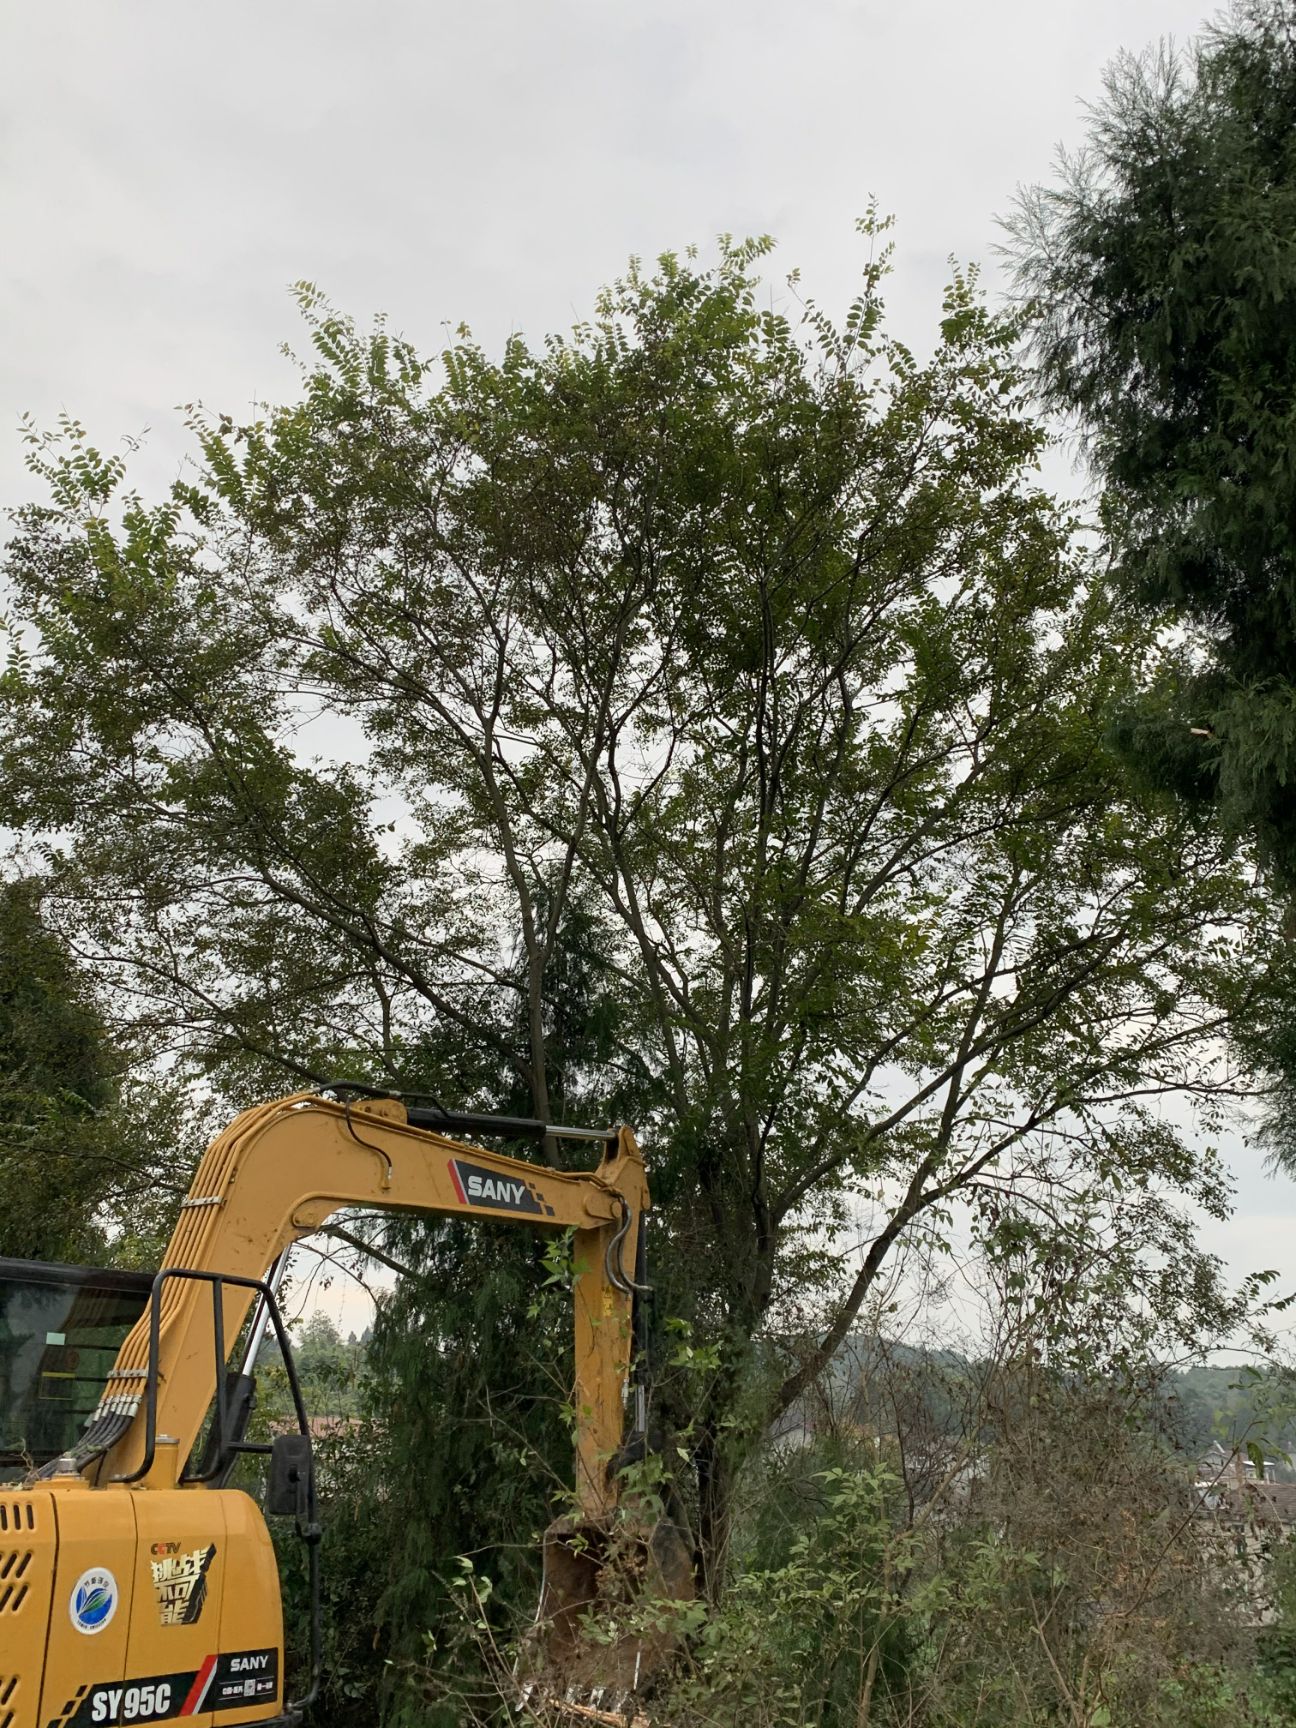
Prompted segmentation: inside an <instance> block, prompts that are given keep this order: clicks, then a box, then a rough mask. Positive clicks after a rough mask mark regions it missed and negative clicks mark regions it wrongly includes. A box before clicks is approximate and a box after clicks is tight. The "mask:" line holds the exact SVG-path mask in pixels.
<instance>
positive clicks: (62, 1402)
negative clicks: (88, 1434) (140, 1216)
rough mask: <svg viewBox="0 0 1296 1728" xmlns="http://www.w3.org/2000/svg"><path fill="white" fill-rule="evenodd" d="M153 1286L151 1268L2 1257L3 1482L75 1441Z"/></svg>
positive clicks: (0, 1382) (0, 1467)
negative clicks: (133, 1269) (134, 1269)
mask: <svg viewBox="0 0 1296 1728" xmlns="http://www.w3.org/2000/svg"><path fill="white" fill-rule="evenodd" d="M152 1284H153V1275H152V1273H151V1272H119V1271H111V1270H107V1269H100V1268H94V1267H86V1266H60V1265H51V1264H46V1263H44V1262H40V1261H34V1260H12V1259H7V1258H5V1257H3V1256H0V1482H14V1481H21V1480H22V1478H23V1477H24V1476H26V1475H27V1474H28V1472H29V1471H30V1470H32V1469H33V1468H34V1467H39V1466H40V1465H44V1464H49V1463H51V1462H52V1461H53V1460H54V1459H55V1458H57V1457H59V1456H60V1455H61V1454H62V1453H64V1452H68V1451H70V1450H71V1449H72V1447H73V1446H74V1445H75V1444H76V1442H77V1441H78V1440H79V1439H80V1437H81V1434H82V1432H83V1430H84V1428H85V1425H86V1423H87V1422H88V1421H89V1420H90V1417H91V1415H92V1413H93V1412H94V1410H95V1408H96V1406H97V1405H98V1403H99V1400H100V1399H101V1398H102V1396H103V1390H104V1386H105V1384H106V1382H107V1379H108V1375H109V1372H110V1370H111V1368H112V1365H113V1363H114V1362H115V1361H116V1359H117V1352H118V1351H119V1350H120V1348H121V1346H122V1343H123V1342H124V1340H125V1338H126V1336H127V1334H128V1333H129V1332H130V1330H131V1328H132V1327H133V1326H134V1325H135V1323H136V1321H137V1320H138V1319H139V1317H140V1315H141V1314H143V1312H144V1309H145V1306H146V1305H147V1303H148V1298H149V1291H150V1289H151V1288H152Z"/></svg>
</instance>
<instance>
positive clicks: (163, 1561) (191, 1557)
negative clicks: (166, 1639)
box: [149, 1542, 216, 1626]
mask: <svg viewBox="0 0 1296 1728" xmlns="http://www.w3.org/2000/svg"><path fill="white" fill-rule="evenodd" d="M177 1548H178V1544H177V1543H174V1542H155V1543H154V1544H153V1553H154V1554H155V1555H158V1554H159V1553H160V1555H161V1558H158V1559H153V1560H151V1561H150V1562H149V1570H150V1572H151V1573H152V1575H153V1589H154V1591H155V1593H156V1595H157V1605H158V1618H159V1619H160V1620H161V1622H162V1624H163V1625H164V1626H195V1625H197V1623H198V1621H199V1620H200V1619H201V1618H202V1611H203V1603H204V1602H205V1601H206V1600H207V1568H208V1567H209V1566H210V1565H211V1563H212V1561H213V1560H214V1559H215V1558H216V1544H215V1543H214V1542H213V1543H212V1544H211V1545H210V1546H209V1547H207V1548H195V1549H194V1550H193V1551H192V1553H189V1554H181V1553H178V1552H167V1550H168V1549H170V1550H175V1549H177Z"/></svg>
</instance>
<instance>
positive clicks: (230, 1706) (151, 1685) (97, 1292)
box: [0, 1083, 693, 1728]
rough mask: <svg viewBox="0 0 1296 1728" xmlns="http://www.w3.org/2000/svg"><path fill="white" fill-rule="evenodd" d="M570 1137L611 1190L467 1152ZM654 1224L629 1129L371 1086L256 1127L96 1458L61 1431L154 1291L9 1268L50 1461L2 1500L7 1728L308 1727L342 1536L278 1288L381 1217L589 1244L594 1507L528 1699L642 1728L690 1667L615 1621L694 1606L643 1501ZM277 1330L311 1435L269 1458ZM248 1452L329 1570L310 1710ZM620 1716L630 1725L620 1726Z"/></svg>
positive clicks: (580, 1254) (8, 1419)
mask: <svg viewBox="0 0 1296 1728" xmlns="http://www.w3.org/2000/svg"><path fill="white" fill-rule="evenodd" d="M546 1135H549V1136H554V1137H558V1138H566V1139H579V1140H585V1141H589V1142H592V1143H593V1144H594V1145H595V1146H596V1147H597V1148H598V1153H599V1161H598V1164H597V1166H596V1168H594V1169H592V1170H587V1171H585V1170H583V1171H563V1170H554V1169H550V1168H548V1167H547V1166H545V1165H541V1164H538V1163H533V1162H531V1161H529V1160H526V1159H519V1158H515V1157H511V1156H508V1155H506V1154H504V1153H502V1152H498V1151H492V1150H488V1149H487V1148H486V1147H484V1146H482V1145H480V1144H477V1143H476V1141H475V1140H473V1139H469V1138H467V1136H477V1137H480V1138H484V1139H503V1140H505V1141H513V1140H518V1139H533V1140H534V1139H540V1138H542V1137H543V1136H546ZM648 1205H649V1197H648V1188H647V1183H646V1180H645V1176H644V1167H643V1161H642V1158H641V1156H640V1153H639V1149H638V1146H637V1145H636V1143H635V1138H634V1135H633V1133H632V1132H631V1131H630V1129H628V1128H625V1127H622V1128H618V1129H609V1130H601V1129H600V1130H591V1129H571V1128H562V1127H555V1126H553V1125H552V1124H548V1123H540V1122H532V1121H526V1120H519V1119H515V1118H505V1117H498V1116H478V1115H461V1114H454V1113H451V1112H447V1111H446V1110H444V1109H442V1108H441V1107H440V1106H439V1105H435V1106H429V1105H427V1104H426V1103H422V1104H420V1103H417V1102H413V1101H411V1099H410V1098H407V1097H404V1096H393V1095H390V1094H383V1093H377V1092H374V1091H373V1090H372V1089H370V1088H367V1087H362V1086H358V1085H353V1084H350V1083H338V1084H336V1085H333V1086H330V1087H326V1088H324V1089H323V1090H322V1091H321V1092H318V1093H317V1092H309V1093H307V1092H303V1093H299V1094H296V1095H294V1096H291V1097H286V1098H279V1099H276V1100H274V1101H273V1102H271V1103H268V1104H263V1105H260V1106H259V1107H257V1108H254V1109H251V1110H248V1111H245V1112H244V1113H243V1114H242V1115H240V1116H239V1117H237V1118H236V1119H235V1120H234V1121H233V1122H232V1123H231V1124H230V1126H229V1127H228V1128H226V1129H225V1130H224V1132H223V1133H221V1134H219V1135H218V1136H217V1138H216V1139H215V1140H214V1141H213V1142H212V1144H211V1146H210V1147H209V1148H208V1150H207V1152H206V1153H205V1155H204V1156H203V1158H202V1160H201V1162H200V1163H199V1165H198V1168H197V1171H196V1173H195V1176H194V1179H193V1183H192V1186H191V1188H190V1191H189V1194H188V1196H187V1197H186V1198H185V1199H184V1200H183V1201H182V1202H181V1205H180V1217H179V1222H178V1223H177V1225H176V1228H175V1231H174V1233H173V1235H172V1237H171V1241H170V1243H169V1245H168V1247H167V1250H166V1254H165V1256H164V1259H163V1264H162V1267H161V1269H160V1270H159V1271H158V1273H157V1275H156V1277H154V1278H153V1279H152V1280H151V1283H150V1284H149V1285H148V1288H147V1296H146V1298H145V1299H144V1300H143V1301H142V1303H139V1302H138V1298H137V1299H136V1300H137V1307H136V1310H135V1312H136V1313H137V1318H136V1319H135V1321H134V1324H133V1325H132V1326H131V1328H130V1330H129V1332H128V1333H127V1335H126V1336H125V1338H124V1340H123V1341H121V1343H120V1347H119V1348H118V1349H117V1352H116V1356H115V1359H113V1360H112V1362H111V1366H110V1367H109V1368H108V1372H107V1378H106V1382H105V1383H103V1384H102V1388H101V1391H100V1395H99V1396H98V1401H97V1403H96V1405H95V1406H94V1408H93V1409H92V1410H91V1411H90V1413H89V1419H88V1421H87V1422H86V1424H85V1426H84V1428H83V1430H82V1431H81V1432H80V1433H79V1435H77V1436H76V1437H75V1438H74V1439H69V1437H68V1436H67V1435H66V1433H65V1432H64V1433H60V1432H59V1424H58V1420H57V1414H58V1413H59V1412H60V1411H61V1412H67V1411H68V1410H69V1409H71V1408H73V1407H75V1401H76V1394H77V1391H78V1389H79V1388H81V1387H83V1386H84V1384H85V1383H86V1381H87V1380H93V1379H94V1375H93V1373H89V1374H88V1373H87V1371H86V1370H87V1368H90V1369H92V1368H93V1359H94V1350H95V1346H96V1343H97V1344H98V1347H99V1348H100V1349H102V1347H103V1338H104V1335H105V1327H107V1328H108V1331H109V1332H111V1325H112V1320H113V1316H114V1315H120V1313H121V1312H122V1311H123V1304H124V1305H125V1310H126V1311H127V1312H129V1311H130V1304H131V1298H130V1291H131V1289H132V1288H133V1287H134V1283H135V1279H134V1275H131V1274H125V1273H117V1274H113V1273H107V1274H94V1273H90V1272H85V1273H79V1272H77V1271H76V1270H75V1269H49V1268H41V1267H40V1266H37V1265H33V1264H29V1263H24V1262H14V1261H8V1262H3V1263H0V1286H2V1288H3V1295H4V1300H3V1302H2V1303H0V1448H3V1447H8V1448H9V1453H8V1456H9V1457H10V1458H11V1459H12V1458H14V1457H16V1456H19V1455H21V1456H22V1457H24V1459H25V1460H26V1463H27V1465H28V1470H27V1474H26V1476H25V1478H24V1479H23V1480H21V1482H20V1483H18V1484H17V1485H14V1486H10V1487H6V1486H5V1485H4V1484H3V1482H2V1481H0V1728H134V1725H135V1724H139V1723H161V1722H185V1723H194V1724H212V1725H215V1724H221V1725H223V1728H237V1725H238V1724H242V1723H255V1724H258V1725H260V1728H270V1725H271V1724H277V1725H283V1728H288V1725H290V1724H296V1723H298V1722H300V1720H301V1719H302V1717H303V1715H304V1714H305V1712H306V1711H307V1710H308V1709H309V1708H310V1706H311V1705H312V1704H313V1703H314V1702H315V1700H316V1698H317V1697H318V1695H319V1690H320V1685H321V1654H320V1651H321V1636H320V1538H321V1527H320V1515H319V1506H318V1499H317V1494H316V1485H315V1470H314V1464H313V1460H312V1454H311V1425H310V1419H309V1415H308V1412H307V1411H306V1409H305V1407H304V1404H303V1401H302V1395H301V1390H300V1386H299V1383H298V1379H297V1375H296V1371H295V1368H294V1364H293V1355H292V1348H291V1344H290V1340H289V1338H288V1335H287V1332H286V1330H285V1327H284V1323H283V1319H282V1316H281V1315H280V1312H279V1308H278V1304H277V1301H276V1288H277V1283H278V1279H279V1277H280V1275H281V1273H282V1268H283V1265H284V1260H285V1258H286V1255H287V1252H288V1250H289V1249H290V1248H291V1246H292V1245H293V1243H295V1242H296V1241H298V1240H299V1239H300V1238H302V1237H305V1236H308V1235H309V1234H311V1233H312V1232H313V1231H315V1230H317V1229H319V1227H320V1226H321V1225H323V1224H324V1223H325V1222H326V1220H327V1219H328V1218H329V1217H330V1216H331V1215H332V1214H334V1213H335V1212H337V1211H338V1210H339V1209H342V1208H356V1207H363V1208H381V1209H391V1208H394V1209H403V1210H406V1211H415V1212H421V1213H434V1214H439V1215H441V1216H444V1217H445V1218H447V1219H453V1218H457V1217H466V1218H470V1219H496V1220H506V1221H511V1222H513V1223H517V1224H522V1225H526V1226H530V1227H532V1228H536V1229H540V1230H549V1231H564V1230H570V1231H572V1232H573V1237H572V1243H573V1250H572V1263H573V1278H572V1294H573V1306H574V1333H575V1354H574V1374H573V1379H574V1387H575V1390H574V1398H573V1408H574V1412H575V1420H574V1432H575V1484H574V1487H575V1497H574V1503H573V1504H574V1511H573V1512H572V1513H570V1514H568V1515H566V1516H564V1517H563V1518H561V1519H559V1520H558V1521H557V1522H556V1523H555V1524H554V1525H551V1527H550V1529H549V1530H548V1531H547V1532H546V1534H545V1539H544V1572H543V1584H542V1597H541V1603H540V1611H539V1616H538V1620H537V1632H536V1635H535V1637H534V1639H533V1641H532V1654H531V1657H530V1659H529V1664H528V1665H529V1671H530V1674H531V1678H530V1680H529V1681H527V1683H526V1687H524V1688H523V1695H525V1692H526V1691H527V1690H528V1689H529V1690H530V1691H531V1693H532V1695H533V1696H534V1693H535V1689H536V1688H539V1692H540V1696H541V1697H543V1698H545V1699H548V1700H550V1701H553V1702H555V1703H556V1704H557V1705H559V1706H560V1707H561V1705H562V1701H563V1700H564V1699H565V1700H567V1701H568V1702H569V1703H572V1704H573V1706H574V1709H575V1713H576V1716H577V1717H583V1718H584V1719H586V1720H604V1721H614V1720H621V1719H624V1718H622V1717H620V1716H619V1715H618V1714H617V1713H616V1712H617V1711H618V1710H620V1709H621V1708H623V1707H624V1705H625V1702H626V1701H627V1700H628V1699H629V1698H631V1697H632V1696H633V1695H634V1694H635V1693H636V1691H637V1689H638V1688H639V1687H640V1686H642V1684H643V1682H644V1680H645V1679H646V1677H647V1671H648V1669H649V1667H651V1666H652V1664H653V1663H655V1662H657V1661H658V1660H660V1658H661V1657H662V1655H663V1653H664V1649H665V1646H664V1645H656V1646H655V1645H654V1640H653V1638H652V1636H651V1635H649V1634H645V1633H643V1632H642V1631H639V1632H635V1633H628V1634H627V1635H626V1636H624V1637H622V1638H620V1639H617V1638H614V1637H608V1636H607V1634H606V1633H604V1634H603V1635H601V1636H599V1637H597V1638H596V1639H594V1640H593V1641H591V1640H589V1639H587V1638H586V1637H585V1636H584V1631H585V1628H586V1626H587V1623H588V1620H589V1617H590V1616H594V1617H596V1618H597V1616H598V1615H599V1614H600V1613H601V1612H604V1611H609V1610H610V1611H611V1612H612V1613H613V1615H614V1616H615V1614H616V1612H617V1611H618V1610H619V1608H621V1607H624V1605H625V1604H626V1602H627V1600H628V1599H629V1597H630V1596H632V1595H635V1594H638V1595H640V1596H643V1597H647V1598H681V1597H687V1596H689V1595H691V1594H692V1588H693V1586H692V1563H691V1555H690V1553H689V1548H688V1544H687V1541H686V1539H685V1536H684V1534H683V1533H682V1531H681V1530H680V1529H679V1528H678V1527H677V1526H676V1525H674V1524H672V1523H670V1522H669V1521H667V1520H661V1521H659V1522H657V1523H655V1524H649V1523H648V1522H646V1521H644V1522H643V1523H642V1524H640V1523H638V1522H637V1521H636V1520H637V1517H638V1513H637V1510H636V1507H635V1506H633V1505H623V1504H621V1502H622V1499H623V1496H622V1491H621V1486H620V1483H621V1470H622V1468H623V1467H624V1464H625V1461H626V1460H627V1459H628V1458H632V1457H634V1456H636V1455H638V1456H642V1451H643V1449H644V1447H645V1446H646V1435H645V1427H646V1424H645V1410H644V1387H643V1382H642V1379H641V1378H638V1376H639V1375H640V1374H641V1370H642V1362H641V1351H640V1350H639V1349H638V1348H637V1341H636V1308H637V1306H641V1304H640V1296H641V1294H642V1291H643V1264H644V1247H643V1223H644V1216H645V1214H646V1212H647V1210H648ZM59 1291H61V1292H63V1306H62V1307H59V1306H58V1303H57V1301H55V1296H56V1293H57V1292H59ZM69 1292H70V1293H71V1294H70V1296H69V1294H68V1293H69ZM51 1302H54V1306H51ZM271 1333H272V1334H273V1336H274V1337H275V1338H276V1340H277V1342H278V1345H279V1350H280V1352H281V1354H282V1358H283V1362H284V1366H285V1368H286V1370H287V1377H288V1383H289V1386H290V1388H291V1393H292V1400H293V1407H294V1413H295V1431H292V1432H288V1433H281V1434H278V1435H276V1436H275V1437H274V1438H273V1439H272V1440H270V1441H267V1442H258V1441H254V1440H251V1439H249V1438H248V1433H249V1418H250V1414H251V1410H252V1402H253V1389H254V1371H255V1366H256V1359H257V1354H258V1351H259V1349H260V1347H261V1345H262V1343H263V1341H264V1339H265V1338H266V1336H267V1335H268V1334H271ZM118 1337H120V1333H118ZM236 1349H237V1350H238V1352H239V1365H238V1367H237V1368H232V1367H231V1366H230V1363H229V1358H230V1356H231V1353H232V1352H234V1351H235V1350H236ZM631 1392H633V1397H631V1398H630V1399H629V1402H630V1406H631V1409H630V1417H629V1421H628V1422H627V1399H628V1394H630V1393H631ZM64 1420H65V1421H66V1415H65V1416H64ZM51 1421H52V1426H51ZM42 1422H44V1424H45V1431H44V1433H43V1435H42ZM15 1427H17V1428H19V1429H22V1428H24V1427H25V1428H26V1429H27V1433H26V1434H23V1433H18V1434H15V1432H14V1430H15ZM55 1436H57V1444H58V1447H59V1449H58V1450H57V1451H55V1450H53V1448H51V1446H50V1445H49V1441H50V1440H51V1438H54V1437H55ZM42 1440H43V1445H42ZM248 1453H262V1454H266V1455H267V1459H268V1467H267V1469H266V1482H267V1485H266V1489H265V1510H266V1512H267V1513H269V1514H271V1515H282V1516H288V1517H292V1518H293V1519H295V1521H296V1529H297V1533H298V1535H299V1536H300V1537H301V1538H302V1540H303V1541H304V1542H305V1543H306V1544H307V1549H308V1554H309V1576H310V1589H311V1599H312V1615H311V1626H312V1651H311V1658H310V1671H309V1674H308V1676H307V1677H306V1683H305V1685H304V1687H303V1688H302V1689H301V1695H300V1696H299V1697H298V1698H296V1699H294V1700H292V1701H288V1700H286V1699H285V1697H284V1678H283V1668H284V1659H283V1630H282V1615H281V1609H280V1594H279V1578H278V1572H277V1568H276V1561H275V1552H274V1548H273V1546H272V1544H271V1541H270V1536H269V1533H268V1530H267V1526H266V1523H265V1521H264V1518H263V1516H262V1513H261V1510H260V1509H259V1508H258V1506H257V1505H256V1504H255V1502H254V1501H253V1500H252V1499H251V1498H250V1497H249V1496H248V1495H247V1494H246V1493H244V1492H242V1491H241V1490H240V1489H236V1488H232V1487H230V1486H228V1482H229V1479H230V1476H231V1473H232V1471H233V1470H234V1468H235V1466H236V1464H237V1463H238V1461H239V1459H240V1458H241V1457H242V1456H244V1455H245V1454H248ZM0 1455H2V1454H0ZM578 1699H583V1700H584V1702H583V1703H580V1704H576V1703H575V1701H576V1700H578ZM591 1699H592V1701H591ZM605 1702H606V1703H609V1704H612V1705H613V1706H614V1708H613V1709H612V1710H605V1709H602V1708H598V1706H601V1705H603V1704H604V1703H605Z"/></svg>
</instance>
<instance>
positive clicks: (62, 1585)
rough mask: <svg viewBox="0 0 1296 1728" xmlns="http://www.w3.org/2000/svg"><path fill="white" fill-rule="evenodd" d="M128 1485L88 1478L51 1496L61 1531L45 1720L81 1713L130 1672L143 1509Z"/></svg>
mask: <svg viewBox="0 0 1296 1728" xmlns="http://www.w3.org/2000/svg"><path fill="white" fill-rule="evenodd" d="M131 1500H132V1496H131V1495H130V1494H129V1493H127V1491H126V1490H125V1489H124V1488H105V1489H99V1490H92V1489H89V1488H86V1487H84V1486H82V1485H78V1486H75V1487H74V1486H68V1487H59V1488H55V1489H51V1490H50V1491H49V1493H48V1496H47V1503H48V1505H49V1506H50V1508H51V1510H52V1512H53V1514H54V1518H55V1521H56V1523H57V1530H58V1560H57V1564H56V1567H55V1571H54V1589H53V1599H52V1601H51V1603H50V1616H49V1644H48V1647H47V1651H46V1659H45V1685H44V1689H43V1692H42V1695H41V1705H40V1724H41V1728H49V1724H51V1723H61V1722H63V1721H65V1720H67V1719H69V1718H71V1717H73V1716H75V1715H76V1713H77V1710H78V1708H79V1706H80V1703H81V1701H82V1700H83V1699H84V1698H85V1697H87V1696H88V1694H89V1693H90V1691H91V1690H92V1688H94V1687H95V1686H100V1685H110V1684H114V1683H116V1682H118V1681H120V1680H121V1678H122V1676H123V1675H124V1674H125V1671H126V1646H127V1642H128V1639H129V1636H130V1624H131V1594H132V1591H133V1588H134V1583H135V1510H134V1507H133V1506H132V1504H131Z"/></svg>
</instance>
